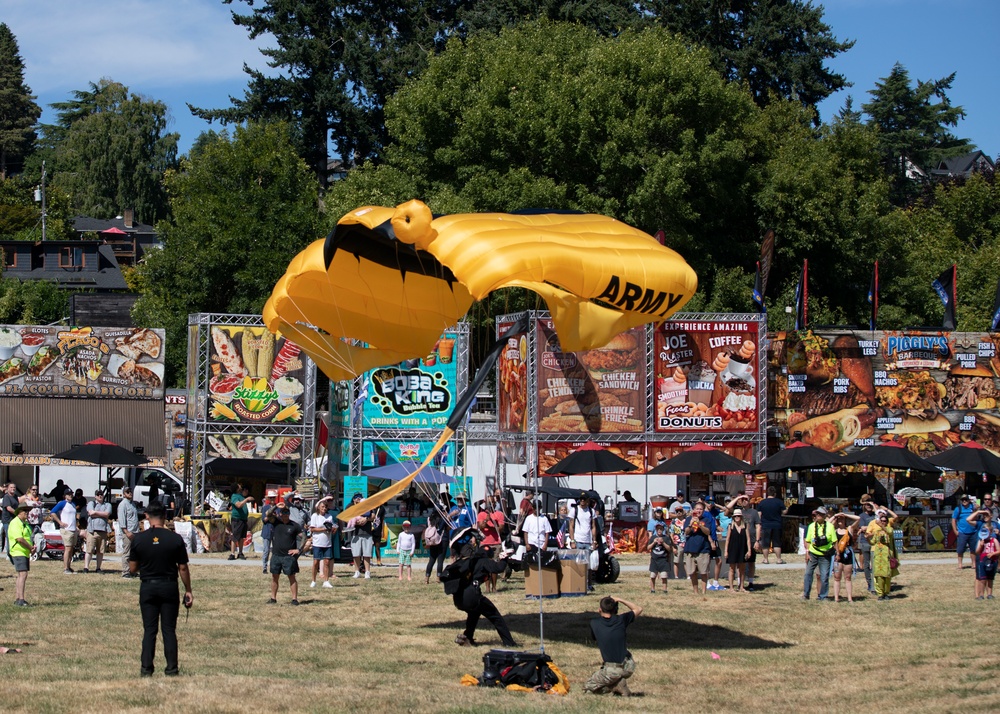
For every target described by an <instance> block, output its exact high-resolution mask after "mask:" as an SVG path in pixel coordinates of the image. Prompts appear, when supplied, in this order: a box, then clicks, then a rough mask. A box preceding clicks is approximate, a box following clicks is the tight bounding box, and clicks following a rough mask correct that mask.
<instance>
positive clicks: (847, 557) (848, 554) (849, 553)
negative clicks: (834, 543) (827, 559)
mask: <svg viewBox="0 0 1000 714" xmlns="http://www.w3.org/2000/svg"><path fill="white" fill-rule="evenodd" d="M834 562H836V563H838V564H840V565H850V566H852V567H853V565H854V551H853V550H851V549H850V548H847V549H845V550H844V552H843V553H837V554H836V555H835V556H834Z"/></svg>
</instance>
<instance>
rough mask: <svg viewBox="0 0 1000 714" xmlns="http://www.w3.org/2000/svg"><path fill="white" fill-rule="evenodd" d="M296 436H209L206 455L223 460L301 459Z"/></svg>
mask: <svg viewBox="0 0 1000 714" xmlns="http://www.w3.org/2000/svg"><path fill="white" fill-rule="evenodd" d="M301 446H302V439H301V438H300V437H298V436H264V435H260V436H234V435H232V434H209V435H208V455H209V456H212V457H219V458H223V459H265V460H267V461H284V460H294V459H299V458H301V457H302V453H301V450H300V448H299V447H301Z"/></svg>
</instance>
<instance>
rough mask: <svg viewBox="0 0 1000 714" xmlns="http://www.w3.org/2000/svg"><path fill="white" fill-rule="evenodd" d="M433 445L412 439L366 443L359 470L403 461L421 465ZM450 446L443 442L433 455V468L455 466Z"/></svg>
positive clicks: (449, 443) (432, 443) (431, 442)
mask: <svg viewBox="0 0 1000 714" xmlns="http://www.w3.org/2000/svg"><path fill="white" fill-rule="evenodd" d="M434 444H435V442H433V441H415V440H413V439H402V440H399V441H396V440H392V439H390V440H381V439H380V440H377V441H366V442H364V447H363V456H362V459H363V460H362V465H361V468H362V469H370V468H377V467H379V466H387V465H389V464H393V463H401V462H403V461H415V462H417V463H418V464H419V463H423V460H424V459H425V458H426V457H427V454H429V453H430V452H431V449H432V448H433V447H434ZM452 446H453V444H452V443H451V442H445V444H444V446H442V447H441V449H440V450H439V451H438V452H437V453H436V454H434V459H433V461H432V462H431V465H432V466H433V467H434V468H436V469H440V468H441V467H442V466H454V465H455V453H454V451H453V449H452Z"/></svg>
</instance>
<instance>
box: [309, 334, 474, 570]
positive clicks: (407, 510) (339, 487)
mask: <svg viewBox="0 0 1000 714" xmlns="http://www.w3.org/2000/svg"><path fill="white" fill-rule="evenodd" d="M468 370H469V327H468V325H467V324H465V323H459V324H458V325H455V326H453V327H451V328H449V329H447V330H444V331H443V332H442V334H441V337H440V339H439V340H438V341H437V344H436V345H435V346H434V348H433V349H432V350H431V352H430V354H428V355H426V356H424V357H421V358H419V359H410V360H405V361H403V362H400V363H398V364H394V365H387V366H384V367H380V368H378V369H374V370H369V371H367V372H364V373H362V374H361V375H359V376H358V377H356V378H354V379H353V380H345V381H341V382H331V384H330V439H329V442H328V444H327V446H328V448H329V452H330V463H331V467H330V473H329V487H330V490H331V492H333V493H335V494H337V503H338V506H339V508H338V510H341V509H343V508H346V507H347V505H348V504H349V503H350V501H351V499H352V497H353V495H354V494H355V493H360V494H361V495H363V496H365V497H367V496H369V495H371V494H373V493H376V492H378V491H379V490H381V489H382V488H384V487H386V486H388V485H389V483H391V482H392V481H398V480H400V479H401V478H403V477H405V476H406V475H408V474H409V473H411V472H412V471H413V470H414V468H415V467H416V466H419V464H420V463H422V462H423V460H424V458H425V457H426V456H427V454H428V453H430V449H431V447H433V445H434V443H435V441H436V439H437V437H438V436H439V435H440V433H441V430H442V429H444V427H445V425H446V424H447V422H448V419H449V418H450V417H451V415H452V413H453V412H454V409H455V402H456V401H457V400H458V397H459V396H460V395H461V394H462V393H463V392H464V391H465V388H466V386H467V384H468ZM465 444H466V433H465V426H462V427H460V428H459V429H457V430H456V432H455V436H454V438H452V439H451V440H450V441H448V442H447V443H446V444H445V445H444V446H443V448H442V449H441V450H440V451H439V452H438V453H437V454H436V455H435V457H434V460H433V463H432V464H431V466H432V467H433V468H432V469H431V470H429V471H427V472H426V473H422V474H421V475H420V476H418V478H417V479H416V481H415V482H414V483H413V484H412V488H411V489H409V490H408V491H404V492H403V493H401V494H400V495H399V496H398V497H397V498H394V499H393V500H391V501H390V502H389V503H387V504H386V505H385V519H384V523H383V526H382V528H383V530H382V539H383V542H384V543H385V545H384V546H383V548H382V551H381V552H382V555H383V556H389V557H393V556H395V555H396V542H397V540H398V537H399V533H400V531H401V530H402V524H403V521H404V520H409V521H411V528H410V530H411V532H412V533H414V534H415V535H416V536H417V551H416V552H417V555H418V556H426V554H427V551H426V549H425V548H424V544H423V540H422V538H421V537H420V534H422V533H423V531H424V528H425V527H426V524H427V517H428V516H430V515H431V513H432V512H433V508H432V506H431V503H432V501H436V500H438V499H439V494H440V492H441V491H443V490H447V491H448V492H449V493H450V494H452V495H454V494H456V493H460V492H463V491H464V492H471V491H472V488H471V483H470V480H469V478H468V477H467V476H466V475H465V474H464V470H463V467H464V463H465ZM338 491H339V494H338ZM342 525H343V524H342ZM347 537H348V536H347V534H346V533H345V529H343V528H341V538H342V546H346V542H347V541H346V539H347Z"/></svg>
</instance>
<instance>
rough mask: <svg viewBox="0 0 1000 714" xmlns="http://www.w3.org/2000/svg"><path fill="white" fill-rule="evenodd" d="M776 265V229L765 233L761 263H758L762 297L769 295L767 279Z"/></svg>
mask: <svg viewBox="0 0 1000 714" xmlns="http://www.w3.org/2000/svg"><path fill="white" fill-rule="evenodd" d="M773 263H774V229H773V228H768V229H767V230H766V231H764V240H763V241H761V244H760V261H759V262H758V263H757V274H758V275H760V296H761V298H762V299H763V297H764V296H765V295H766V294H767V279H768V277H770V275H771V265H772V264H773Z"/></svg>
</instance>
